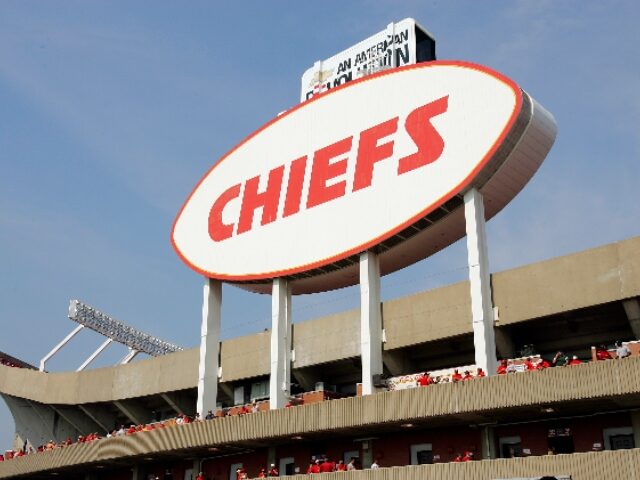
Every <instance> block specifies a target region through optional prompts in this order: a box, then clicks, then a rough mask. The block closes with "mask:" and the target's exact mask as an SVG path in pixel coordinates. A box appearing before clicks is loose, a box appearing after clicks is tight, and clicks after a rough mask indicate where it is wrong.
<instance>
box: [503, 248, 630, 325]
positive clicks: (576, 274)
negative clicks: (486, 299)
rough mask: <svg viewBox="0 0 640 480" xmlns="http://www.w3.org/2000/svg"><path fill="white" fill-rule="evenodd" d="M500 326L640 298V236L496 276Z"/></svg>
mask: <svg viewBox="0 0 640 480" xmlns="http://www.w3.org/2000/svg"><path fill="white" fill-rule="evenodd" d="M492 285H493V299H494V304H495V305H496V306H497V307H498V308H499V311H500V325H507V324H510V323H516V322H521V321H524V320H530V319H534V318H537V317H542V316H545V315H551V314H554V313H560V312H565V311H568V310H574V309H578V308H584V307H588V306H592V305H598V304H602V303H607V302H611V301H615V300H622V299H625V298H630V297H635V296H638V295H640V237H634V238H631V239H629V240H624V241H621V242H617V243H612V244H609V245H605V246H603V247H598V248H594V249H591V250H587V251H584V252H580V253H576V254H573V255H568V256H565V257H559V258H554V259H552V260H547V261H544V262H539V263H534V264H531V265H527V266H524V267H520V268H515V269H513V270H507V271H505V272H500V273H496V274H494V275H493V276H492Z"/></svg>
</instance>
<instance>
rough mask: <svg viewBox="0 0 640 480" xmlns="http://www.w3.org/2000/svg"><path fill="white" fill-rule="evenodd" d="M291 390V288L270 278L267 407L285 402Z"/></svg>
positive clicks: (284, 280)
mask: <svg viewBox="0 0 640 480" xmlns="http://www.w3.org/2000/svg"><path fill="white" fill-rule="evenodd" d="M290 393H291V289H290V288H289V282H288V281H287V280H286V279H284V278H276V279H274V280H273V289H272V295H271V377H270V380H269V408H270V409H271V410H275V409H277V408H282V407H284V406H285V404H286V403H287V400H288V398H289V395H290Z"/></svg>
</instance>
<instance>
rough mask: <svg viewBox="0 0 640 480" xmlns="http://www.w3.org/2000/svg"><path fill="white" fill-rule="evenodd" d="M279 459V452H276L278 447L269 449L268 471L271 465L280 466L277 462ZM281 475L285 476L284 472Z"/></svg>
mask: <svg viewBox="0 0 640 480" xmlns="http://www.w3.org/2000/svg"><path fill="white" fill-rule="evenodd" d="M277 459H278V452H276V447H273V446H271V447H269V448H267V470H269V467H270V466H271V464H273V465H276V466H278V464H277V462H276V460H277ZM280 475H284V472H280Z"/></svg>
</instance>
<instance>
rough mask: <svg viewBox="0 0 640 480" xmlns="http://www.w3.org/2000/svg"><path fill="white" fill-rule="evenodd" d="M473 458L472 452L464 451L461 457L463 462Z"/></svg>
mask: <svg viewBox="0 0 640 480" xmlns="http://www.w3.org/2000/svg"><path fill="white" fill-rule="evenodd" d="M471 460H473V452H464V456H463V457H462V461H463V462H470V461H471Z"/></svg>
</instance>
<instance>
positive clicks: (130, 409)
mask: <svg viewBox="0 0 640 480" xmlns="http://www.w3.org/2000/svg"><path fill="white" fill-rule="evenodd" d="M113 404H114V405H115V406H116V407H118V410H120V411H121V412H122V413H123V414H124V415H125V416H126V417H127V418H128V419H129V421H131V423H135V424H136V425H142V424H144V423H147V421H148V420H149V413H148V412H147V410H146V409H144V408H143V407H141V406H140V405H137V404H135V403H133V402H132V401H130V400H126V401H125V400H117V401H114V402H113Z"/></svg>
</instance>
